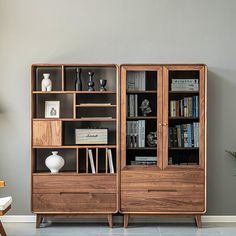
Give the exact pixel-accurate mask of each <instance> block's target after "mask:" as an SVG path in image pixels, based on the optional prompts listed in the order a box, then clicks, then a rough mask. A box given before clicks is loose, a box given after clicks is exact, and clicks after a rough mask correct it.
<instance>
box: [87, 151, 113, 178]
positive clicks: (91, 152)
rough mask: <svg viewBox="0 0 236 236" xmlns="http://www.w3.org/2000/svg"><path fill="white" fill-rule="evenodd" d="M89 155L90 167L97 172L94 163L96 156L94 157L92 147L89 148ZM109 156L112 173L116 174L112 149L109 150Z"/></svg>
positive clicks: (94, 172)
mask: <svg viewBox="0 0 236 236" xmlns="http://www.w3.org/2000/svg"><path fill="white" fill-rule="evenodd" d="M88 156H89V162H90V167H91V170H92V173H93V174H96V167H95V165H94V157H93V151H92V149H88ZM107 156H108V164H109V171H110V173H111V174H114V173H115V170H114V165H113V160H112V151H111V149H108V150H107Z"/></svg>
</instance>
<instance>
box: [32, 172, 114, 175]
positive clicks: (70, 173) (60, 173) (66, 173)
mask: <svg viewBox="0 0 236 236" xmlns="http://www.w3.org/2000/svg"><path fill="white" fill-rule="evenodd" d="M32 175H34V176H66V175H69V176H70V175H76V176H78V175H79V176H109V175H112V176H116V175H117V174H116V173H114V174H112V173H96V174H92V173H77V172H59V173H56V174H51V173H49V172H38V173H32Z"/></svg>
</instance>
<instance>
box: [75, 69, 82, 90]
mask: <svg viewBox="0 0 236 236" xmlns="http://www.w3.org/2000/svg"><path fill="white" fill-rule="evenodd" d="M81 73H82V69H81V68H76V69H75V75H76V76H75V91H82V81H81Z"/></svg>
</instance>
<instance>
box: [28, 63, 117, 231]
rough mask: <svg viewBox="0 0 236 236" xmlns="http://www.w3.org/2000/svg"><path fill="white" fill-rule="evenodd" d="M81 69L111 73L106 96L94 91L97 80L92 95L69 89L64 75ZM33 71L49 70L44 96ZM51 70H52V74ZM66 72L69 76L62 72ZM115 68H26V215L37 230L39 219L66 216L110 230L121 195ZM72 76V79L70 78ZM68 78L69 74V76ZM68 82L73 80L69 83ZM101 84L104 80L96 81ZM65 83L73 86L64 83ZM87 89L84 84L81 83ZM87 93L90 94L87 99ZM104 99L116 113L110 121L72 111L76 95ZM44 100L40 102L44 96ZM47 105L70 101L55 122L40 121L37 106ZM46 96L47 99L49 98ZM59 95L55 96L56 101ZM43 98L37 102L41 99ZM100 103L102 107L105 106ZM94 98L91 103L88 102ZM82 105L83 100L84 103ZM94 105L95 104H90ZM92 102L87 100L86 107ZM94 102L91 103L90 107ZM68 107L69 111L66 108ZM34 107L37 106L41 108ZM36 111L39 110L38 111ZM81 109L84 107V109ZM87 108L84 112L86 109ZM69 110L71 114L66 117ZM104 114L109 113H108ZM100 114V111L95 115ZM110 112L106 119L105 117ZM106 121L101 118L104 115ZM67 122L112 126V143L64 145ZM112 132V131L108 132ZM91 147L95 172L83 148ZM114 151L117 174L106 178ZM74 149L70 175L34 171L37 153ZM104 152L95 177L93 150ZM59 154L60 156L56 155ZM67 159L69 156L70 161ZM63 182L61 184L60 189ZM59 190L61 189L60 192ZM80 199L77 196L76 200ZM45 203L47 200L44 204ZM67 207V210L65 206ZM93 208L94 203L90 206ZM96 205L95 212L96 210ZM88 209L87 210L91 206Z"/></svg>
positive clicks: (94, 65)
mask: <svg viewBox="0 0 236 236" xmlns="http://www.w3.org/2000/svg"><path fill="white" fill-rule="evenodd" d="M75 67H80V68H83V69H84V70H85V71H88V70H89V69H90V68H91V70H94V69H95V70H103V69H104V70H106V69H107V70H109V71H110V70H112V72H111V71H110V72H109V73H111V74H112V76H113V77H109V78H108V77H107V78H106V79H107V86H106V87H107V88H109V86H110V90H109V89H108V91H99V87H98V84H99V81H98V80H97V81H96V83H97V85H96V86H97V88H96V91H93V92H90V91H87V90H86V89H85V87H84V88H83V91H74V90H73V89H69V88H72V86H68V81H69V80H68V78H69V77H67V76H66V71H67V70H70V69H71V70H74V69H73V68H75ZM37 69H40V70H41V72H40V73H41V74H40V75H41V77H42V73H48V72H42V71H45V70H46V71H47V70H49V71H52V72H53V73H54V77H53V76H52V77H53V78H52V79H53V81H54V83H56V84H55V86H56V88H57V89H56V90H55V89H53V90H52V91H50V92H43V91H41V89H40V81H39V80H37V74H36V73H39V72H36V71H37ZM53 70H55V71H53ZM67 73H68V71H67ZM119 73H120V72H119V66H117V65H115V64H34V65H32V66H31V210H32V212H33V213H35V214H36V215H37V221H36V227H40V224H41V223H42V221H43V218H47V217H50V218H70V217H78V216H79V217H82V216H89V217H94V216H95V217H107V220H108V223H109V226H110V227H112V223H113V222H112V215H113V214H115V213H117V212H118V210H119V207H120V205H119V203H120V196H119V172H120V159H119V156H120V80H119V78H120V76H119V75H120V74H119ZM72 76H74V75H72ZM70 77H71V74H70ZM70 79H72V80H73V79H74V77H73V78H70ZM101 79H103V78H101ZM69 83H73V81H72V82H69ZM84 84H86V85H87V81H84ZM91 94H92V95H91ZM89 95H90V96H92V97H93V96H94V97H99V96H104V98H107V99H110V101H113V102H115V104H113V105H110V106H108V105H107V106H106V107H105V108H106V109H113V111H114V112H113V113H112V112H110V111H109V112H110V113H112V114H115V116H114V117H112V119H110V118H109V119H108V118H106V117H105V118H103V117H98V116H97V114H94V117H95V118H91V117H88V118H85V119H84V118H82V117H79V116H78V114H79V112H77V110H76V109H79V108H80V107H79V105H78V101H77V100H79V101H80V98H79V96H87V98H85V100H86V99H88V97H89ZM44 96H45V97H44ZM47 96H48V97H49V100H52V99H53V98H54V97H53V96H55V97H56V98H57V99H58V98H59V100H60V99H61V100H62V101H66V102H68V101H69V102H70V106H68V107H67V106H63V110H61V109H60V110H61V113H62V115H61V116H60V118H50V119H49V118H48V119H46V118H44V116H43V111H44V109H42V107H43V105H44V104H42V103H43V102H44V101H46V100H47V98H48V97H47ZM50 96H51V97H50ZM57 96H58V97H57ZM42 97H43V99H41V100H40V99H39V98H42ZM104 98H103V99H102V102H105V100H104ZM93 99H94V98H93ZM85 100H83V101H85ZM93 101H94V100H93ZM89 102H91V101H90V100H88V103H89ZM91 103H93V102H91ZM71 105H72V106H71ZM37 106H39V107H40V106H41V107H40V109H39V108H37ZM90 108H91V107H90ZM37 109H38V110H37ZM85 109H86V107H85ZM87 109H89V107H88V108H87ZM68 110H70V111H69V112H68ZM109 112H108V113H109ZM100 113H101V112H100ZM110 113H109V114H110ZM105 116H106V115H105ZM66 122H72V123H73V122H81V123H83V122H108V123H109V124H112V128H113V129H114V130H115V133H114V134H113V140H115V141H113V142H114V143H109V144H107V145H75V144H73V145H72V144H65V143H64V142H65V137H64V134H63V132H64V129H65V127H64V125H65V123H66ZM113 132H114V131H113ZM89 148H91V149H93V150H95V151H96V154H95V156H94V163H95V166H96V173H95V174H92V173H89V171H88V170H89V168H88V166H89V158H88V149H89ZM109 148H110V149H111V150H113V151H114V154H115V157H114V158H115V163H114V164H115V165H116V173H115V174H110V173H109V172H108V149H109ZM54 149H60V150H72V149H73V150H74V154H75V165H76V167H75V168H74V170H72V171H70V172H64V173H63V172H59V173H58V174H54V175H51V174H50V173H48V172H46V171H45V170H44V171H41V170H40V171H38V170H36V163H37V151H39V150H40V151H41V153H43V154H42V155H43V158H45V153H46V152H45V151H47V150H54ZM100 149H102V150H103V157H102V158H104V160H105V167H104V168H105V171H104V172H103V173H98V166H99V165H98V163H99V158H100V157H99V154H98V151H99V150H100ZM80 150H84V151H85V152H84V155H85V158H86V167H85V168H86V170H85V171H84V172H83V171H81V172H80V170H79V168H80V166H79V165H80V164H79V160H80V158H81V157H80ZM59 154H60V153H59ZM69 157H70V156H69ZM63 181H64V183H66V186H65V184H64V185H63V184H61V183H62V182H63ZM100 182H101V183H100ZM62 186H64V188H62ZM52 196H54V197H55V198H57V201H58V204H59V205H58V207H57V204H56V203H54V202H53V197H52ZM79 196H81V197H79ZM44 199H47V200H46V202H47V204H46V202H45V203H44ZM66 202H68V203H69V205H70V206H69V207H67V206H66ZM91 203H93V204H91ZM96 204H97V208H96ZM90 205H91V206H90Z"/></svg>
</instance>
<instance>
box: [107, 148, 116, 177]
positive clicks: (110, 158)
mask: <svg viewBox="0 0 236 236" xmlns="http://www.w3.org/2000/svg"><path fill="white" fill-rule="evenodd" d="M107 155H108V163H109V169H110V173H111V174H114V173H115V172H114V165H113V160H112V152H111V149H108V150H107Z"/></svg>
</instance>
